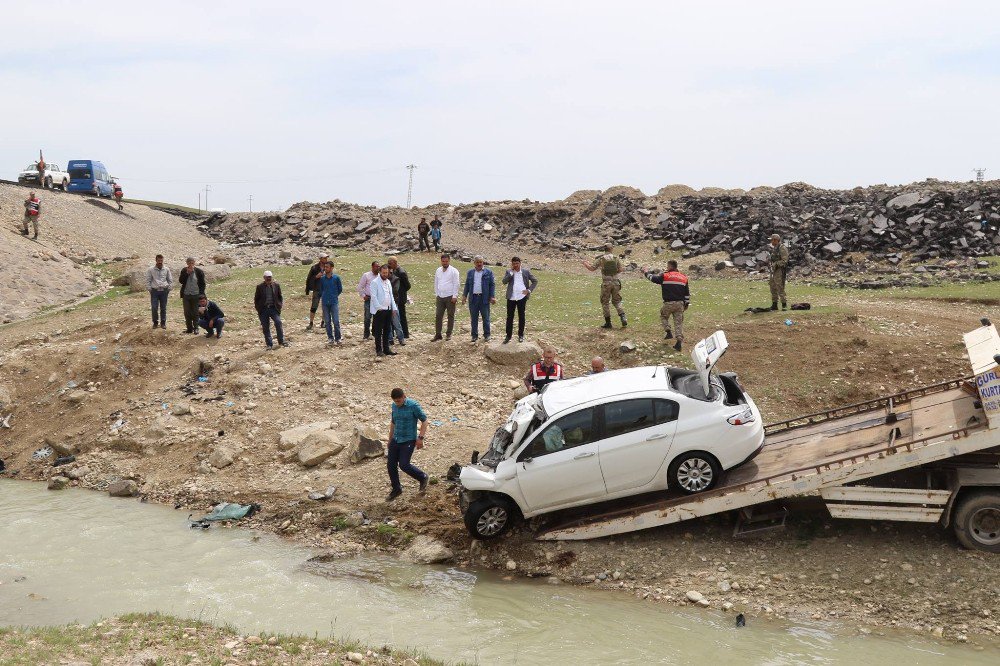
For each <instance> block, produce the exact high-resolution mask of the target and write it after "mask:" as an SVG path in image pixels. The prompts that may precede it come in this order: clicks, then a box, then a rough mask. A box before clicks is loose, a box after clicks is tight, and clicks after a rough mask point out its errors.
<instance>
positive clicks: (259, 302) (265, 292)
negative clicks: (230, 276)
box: [253, 271, 288, 351]
mask: <svg viewBox="0 0 1000 666" xmlns="http://www.w3.org/2000/svg"><path fill="white" fill-rule="evenodd" d="M281 303H282V300H281V285H279V284H278V283H277V282H275V281H274V273H272V272H271V271H264V281H263V282H261V283H260V284H259V285H257V291H255V292H254V295H253V306H254V308H255V309H256V310H257V316H258V317H259V318H260V327H261V329H262V330H263V331H264V344H266V345H267V349H268V351H270V350H271V349H274V340H272V339H271V322H272V321H273V322H274V330H275V332H276V333H277V334H278V344H279V345H281V346H282V347H287V346H288V344H287V343H286V342H285V332H284V330H283V329H282V327H281Z"/></svg>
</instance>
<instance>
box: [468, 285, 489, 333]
mask: <svg viewBox="0 0 1000 666" xmlns="http://www.w3.org/2000/svg"><path fill="white" fill-rule="evenodd" d="M469 316H470V317H471V318H472V339H473V340H477V339H479V318H480V317H482V319H483V335H484V336H485V337H487V338H488V337H490V299H488V298H486V297H485V296H484V295H482V294H472V295H470V296H469Z"/></svg>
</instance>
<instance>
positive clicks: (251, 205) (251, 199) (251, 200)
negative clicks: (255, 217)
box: [250, 194, 253, 213]
mask: <svg viewBox="0 0 1000 666" xmlns="http://www.w3.org/2000/svg"><path fill="white" fill-rule="evenodd" d="M250 212H251V213H252V212H253V195H252V194H251V195H250Z"/></svg>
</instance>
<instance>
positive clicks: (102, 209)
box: [0, 183, 217, 323]
mask: <svg viewBox="0 0 1000 666" xmlns="http://www.w3.org/2000/svg"><path fill="white" fill-rule="evenodd" d="M31 189H32V188H28V187H23V186H19V185H12V184H8V183H0V216H2V218H3V220H2V229H3V242H0V266H3V272H4V279H3V280H0V323H6V322H10V321H14V320H17V319H23V318H24V317H27V316H30V315H31V314H33V313H35V312H38V311H39V310H40V309H42V308H45V307H49V306H54V305H61V304H64V303H67V302H71V301H75V300H77V299H79V298H84V297H87V296H90V295H92V294H94V293H97V292H98V291H100V289H101V288H103V287H104V286H106V282H107V280H106V279H104V278H105V276H104V275H103V274H102V272H101V271H100V270H97V268H98V266H99V265H100V264H104V263H107V262H114V261H118V262H125V261H131V260H132V258H133V257H136V258H138V260H139V261H144V262H146V263H148V264H152V262H153V257H154V256H155V255H157V254H163V255H164V256H166V257H167V258H168V259H170V260H172V261H173V262H174V263H176V262H183V260H184V258H185V257H187V256H189V255H191V256H195V257H197V258H199V259H203V260H207V259H208V258H209V257H211V256H212V254H213V253H214V252H215V250H216V247H217V244H216V243H215V242H214V241H213V240H212V239H210V238H207V237H205V236H204V235H202V234H201V233H200V232H198V230H197V229H195V228H194V227H193V226H192V224H191V223H189V222H187V221H186V220H183V219H181V218H179V217H176V216H173V215H169V214H166V213H163V212H161V211H157V210H154V209H152V208H148V207H146V206H139V205H130V204H126V206H125V210H124V211H121V212H120V211H118V209H117V207H116V206H115V205H114V204H113V203H111V202H110V201H108V200H105V199H96V198H93V197H88V196H83V195H78V194H69V193H65V192H61V191H55V190H36V192H37V194H38V195H39V198H40V199H41V202H42V215H41V229H40V233H39V238H38V240H37V241H35V240H32V239H31V238H30V237H25V236H22V235H21V233H20V231H21V226H22V224H21V223H22V219H23V214H24V200H25V199H26V198H27V196H28V193H29V192H30V191H31ZM174 263H171V265H174Z"/></svg>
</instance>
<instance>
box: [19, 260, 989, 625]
mask: <svg viewBox="0 0 1000 666" xmlns="http://www.w3.org/2000/svg"><path fill="white" fill-rule="evenodd" d="M370 258H371V255H367V254H357V253H352V254H345V255H342V256H338V257H336V258H335V261H336V264H337V267H338V270H340V271H341V273H342V274H343V275H344V276H345V281H346V283H347V286H348V288H350V286H351V283H352V282H353V281H354V276H357V275H360V273H361V272H362V271H363V270H364V269H365V266H367V264H368V262H369V260H370ZM286 259H287V261H288V262H289V263H296V262H295V261H294V259H295V258H294V257H289V258H286ZM401 260H402V263H403V264H404V265H405V266H407V268H408V269H409V270H410V273H411V278H412V279H413V280H414V282H415V284H416V285H417V286H416V287H415V290H414V299H415V303H414V304H413V306H411V309H410V312H411V318H412V324H411V326H412V328H413V331H414V332H413V337H412V339H411V340H410V342H409V344H407V345H406V346H405V347H404V348H400V349H399V351H400V356H397V357H395V359H393V360H392V361H390V362H384V363H375V362H374V359H373V353H372V349H371V347H370V345H369V344H362V343H361V342H360V340H359V338H360V334H361V316H360V308H359V301H357V300H354V299H353V297H352V296H350V295H347V296H345V297H344V301H343V303H342V321H343V322H344V328H345V331H346V333H347V339H346V343H345V345H344V346H342V347H340V348H333V349H330V348H327V347H325V336H324V335H319V334H316V333H313V332H310V333H305V332H304V331H303V325H304V317H305V314H306V312H307V308H308V305H307V304H308V301H307V300H306V298H305V296H304V294H302V293H301V285H302V284H303V283H304V279H305V272H306V270H307V269H306V267H305V266H303V265H288V266H281V265H279V266H275V267H274V269H275V271H276V275H277V277H278V279H279V281H281V282H283V284H284V285H286V290H287V291H286V293H287V294H288V296H287V299H288V300H287V302H286V312H285V318H286V325H287V327H288V330H289V332H290V338H291V341H292V346H290V347H288V348H285V349H279V350H277V351H275V352H272V353H268V352H266V351H265V350H264V349H263V345H262V343H261V340H260V332H259V329H258V327H257V324H256V317H255V316H254V315H253V313H252V310H251V306H250V296H251V293H252V288H253V285H254V284H255V283H256V281H257V280H258V274H259V268H254V269H245V270H243V269H238V270H236V271H235V272H234V273H233V275H232V277H230V278H229V279H227V280H223V281H221V282H218V283H216V284H214V285H213V286H211V287H210V295H211V296H212V298H213V299H216V300H218V301H219V302H220V304H221V305H222V307H223V309H224V310H226V311H227V316H228V317H227V318H228V319H229V320H230V323H229V326H228V327H227V332H226V334H225V335H224V336H223V338H222V339H221V340H206V339H204V338H202V337H193V336H185V335H183V334H182V333H180V330H181V325H180V322H179V321H178V320H179V317H180V313H179V308H178V307H176V306H172V307H173V309H172V310H171V315H170V317H171V318H170V329H168V330H167V331H162V330H151V329H149V328H148V323H147V314H146V309H147V307H148V304H147V301H146V299H145V298H144V297H143V295H142V294H135V295H131V296H130V295H127V294H124V293H121V294H117V295H116V296H115V297H114V298H110V299H105V300H101V301H93V302H90V303H87V304H85V305H82V306H79V307H76V308H72V309H70V310H67V311H63V312H58V313H48V314H45V315H42V316H40V317H37V318H36V319H34V320H30V321H25V322H19V323H15V324H12V325H8V326H5V327H2V328H0V349H3V351H2V352H0V417H4V416H6V415H8V414H12V417H11V420H10V421H9V425H10V428H9V429H0V458H2V459H4V460H5V461H6V463H7V465H8V468H9V470H10V471H11V473H14V474H16V475H17V476H18V477H19V478H32V479H38V480H43V481H44V480H49V479H51V478H52V477H54V476H58V477H60V480H57V481H56V482H55V483H54V486H57V487H58V486H60V485H63V484H68V485H81V486H84V487H89V488H94V489H97V490H102V491H108V490H111V491H113V492H114V493H115V494H119V495H124V496H135V495H140V496H143V497H145V498H148V499H151V500H154V501H159V502H163V503H169V504H173V505H175V506H177V507H179V510H182V511H185V512H188V513H195V514H196V515H197V514H199V513H201V512H202V511H207V510H208V509H209V507H210V506H211V505H212V504H214V503H216V502H218V501H234V502H243V503H249V502H256V503H259V504H261V505H262V511H261V512H260V513H259V514H257V515H256V516H254V517H253V518H251V519H250V520H248V521H246V523H247V525H249V526H253V527H256V528H260V529H267V530H273V531H276V532H278V533H281V534H284V535H286V536H289V537H291V538H296V539H301V540H304V541H306V542H308V543H311V544H313V545H315V546H316V547H318V548H320V549H323V550H324V551H327V552H328V553H330V554H331V555H330V556H333V557H339V556H344V555H349V554H351V553H354V552H358V551H361V550H364V549H373V548H374V549H385V550H389V551H398V552H403V553H405V554H406V555H407V556H408V557H411V558H412V559H415V560H417V561H433V560H437V559H441V558H447V559H450V560H451V561H454V562H456V563H459V564H468V565H476V566H488V567H493V568H497V569H499V570H501V571H505V572H508V573H511V574H514V575H526V576H545V577H549V578H552V579H553V580H556V579H558V580H560V581H563V582H565V583H577V584H581V585H591V586H597V587H607V588H618V589H621V590H623V591H626V592H628V593H630V594H635V595H637V596H639V597H642V598H644V599H648V600H649V601H651V602H660V603H678V604H689V603H700V604H702V605H704V604H708V605H710V606H712V607H722V608H731V609H733V610H734V611H736V610H739V611H742V612H744V613H748V614H751V615H770V616H776V617H782V618H790V619H793V620H794V619H796V618H811V617H817V616H819V617H823V618H832V619H835V620H837V621H841V622H846V623H857V624H859V625H861V626H866V627H879V626H892V627H898V628H903V629H910V630H915V631H921V632H927V633H930V634H933V635H941V636H943V637H945V638H947V639H954V640H970V641H975V642H979V641H983V640H986V637H987V636H991V635H994V636H995V635H1000V624H998V620H997V617H998V613H1000V608H998V601H997V600H998V598H1000V597H998V595H997V592H998V591H1000V590H998V580H1000V577H998V575H997V574H998V571H1000V570H998V563H997V562H996V561H995V560H996V557H995V556H987V555H984V554H982V553H976V552H969V551H963V550H960V549H959V548H958V546H957V545H956V544H955V543H954V540H953V539H952V538H951V537H950V535H948V534H947V533H944V532H942V531H941V530H940V529H939V528H938V527H937V526H911V525H903V524H900V525H897V524H887V523H862V522H859V523H850V522H847V521H833V520H830V519H827V518H825V517H823V514H820V515H819V517H817V516H815V515H811V514H809V513H805V514H800V515H796V516H795V517H793V519H792V520H791V523H790V527H789V529H788V530H787V531H786V532H784V533H780V534H775V535H771V536H769V537H767V538H766V539H759V540H752V541H741V540H735V539H733V538H732V537H731V536H730V535H731V530H732V526H731V525H730V524H729V523H728V520H727V519H724V518H715V519H709V520H701V521H696V522H691V523H686V524H684V525H679V526H674V527H671V528H663V529H658V530H651V531H649V532H643V533H638V534H635V535H628V536H625V537H621V538H617V539H607V540H600V541H595V542H588V543H565V544H548V543H547V544H540V543H538V542H535V541H533V540H532V538H531V533H530V531H529V530H528V529H523V530H520V531H518V532H516V533H515V534H512V535H511V536H510V537H509V538H506V539H504V540H502V541H501V542H499V543H497V544H493V545H488V546H483V545H480V544H478V543H476V542H472V541H470V539H469V538H468V536H467V535H466V533H465V531H464V527H463V526H462V523H461V518H460V516H459V513H458V509H457V506H456V498H455V491H454V487H453V486H452V485H451V484H449V483H448V482H447V480H446V479H445V475H446V472H447V469H448V467H449V466H450V465H451V464H453V463H455V462H464V461H466V460H468V458H469V455H470V453H471V451H472V450H473V449H480V450H482V449H483V447H484V445H485V443H486V441H487V440H488V438H489V436H490V434H491V433H492V431H493V429H494V428H495V427H496V426H497V425H498V424H499V423H500V422H501V421H502V419H503V418H504V417H505V416H506V414H507V412H508V411H509V409H510V406H511V403H512V399H513V395H512V393H513V391H512V388H513V386H516V385H517V381H518V379H519V378H520V376H521V375H523V373H524V370H525V367H526V363H527V358H529V357H530V355H532V354H533V353H536V352H529V353H528V355H527V356H523V357H521V358H516V359H514V364H513V365H504V364H500V363H496V362H494V361H492V360H490V358H489V356H488V355H487V353H486V350H485V348H484V345H482V344H480V345H478V346H477V345H473V344H472V343H471V342H470V341H469V340H468V328H467V326H468V324H467V314H465V313H464V312H463V310H462V309H461V308H459V332H458V333H456V337H455V339H454V340H452V341H450V342H448V343H431V342H430V337H431V316H432V313H431V312H429V308H428V306H427V304H428V303H430V302H431V299H430V288H431V287H430V285H431V273H432V270H433V267H434V261H433V259H431V258H430V257H419V256H415V255H405V256H403V257H402V258H401ZM462 268H464V266H463V267H462ZM539 274H540V277H541V280H542V286H541V287H540V288H539V291H538V292H537V293H536V295H535V297H534V299H533V306H532V309H531V315H530V319H529V321H530V328H529V334H530V337H531V340H532V342H535V343H549V342H551V343H553V344H556V345H557V346H558V347H559V349H560V354H561V358H562V360H563V362H564V363H565V364H566V367H567V370H568V371H569V372H570V373H573V374H577V373H580V372H583V371H584V370H585V368H586V367H587V365H588V362H589V359H590V356H591V355H593V354H595V353H600V354H602V355H604V356H605V358H606V359H607V360H608V363H609V365H610V366H611V367H623V366H628V365H640V364H649V363H663V362H665V363H674V364H680V365H684V364H686V363H687V360H686V358H685V356H684V355H679V354H673V353H672V352H670V351H669V350H668V349H667V348H665V346H664V345H663V342H662V340H661V333H660V332H659V331H658V327H657V323H656V314H655V313H656V311H657V310H656V301H657V299H658V294H657V293H656V290H655V289H651V288H650V287H649V285H648V283H645V282H642V281H639V280H638V279H631V278H630V279H627V280H626V281H625V294H626V304H627V306H628V307H629V309H630V312H631V313H632V315H631V320H632V325H631V326H630V327H629V329H628V330H627V331H623V330H621V329H616V330H614V331H611V332H607V331H602V330H600V329H597V328H596V326H595V325H596V324H597V323H599V317H598V316H597V312H598V308H599V306H598V305H597V303H596V299H595V292H596V281H595V280H594V278H593V277H591V276H589V275H588V276H584V271H583V269H582V268H580V267H579V265H578V264H576V263H575V262H574V263H572V264H570V263H564V264H562V265H559V263H558V262H553V263H552V266H551V268H549V269H547V270H542V271H540V273H539ZM348 276H349V277H348ZM956 288H957V289H970V288H971V289H972V290H973V292H972V293H973V294H975V295H977V296H978V298H972V299H969V302H957V301H956V299H955V298H954V293H959V292H954V293H953V292H948V291H943V292H940V291H939V292H935V293H939V294H940V296H939V297H940V298H943V299H947V300H935V299H930V298H921V297H918V296H923V295H924V292H926V291H932V290H930V289H928V290H924V292H899V291H893V292H892V293H889V292H855V291H848V290H835V289H826V288H822V287H818V286H809V285H805V284H799V283H793V284H792V286H791V289H792V290H793V291H794V293H796V294H798V295H800V296H801V297H803V298H804V299H807V300H811V301H812V302H813V303H815V304H816V307H815V309H814V310H813V311H810V312H806V313H796V315H795V320H794V322H793V325H791V326H787V325H785V324H784V320H785V318H786V315H785V314H782V313H778V314H777V315H770V314H765V315H757V316H751V315H746V314H742V310H743V309H744V307H745V306H746V305H747V304H748V303H750V304H754V303H757V302H762V301H764V300H765V299H766V285H764V284H763V283H761V282H753V281H747V280H745V279H742V278H739V279H737V278H730V279H704V280H700V281H698V282H696V283H695V286H694V289H695V294H696V296H697V300H696V304H697V305H696V306H693V307H692V310H691V311H689V313H690V314H689V332H688V335H689V336H690V339H694V338H695V337H701V336H703V335H705V334H708V333H710V332H711V331H713V330H715V329H716V328H718V327H724V328H725V329H726V331H727V334H728V335H729V339H730V341H731V343H732V350H731V351H730V353H729V355H727V359H726V369H734V370H737V371H738V372H739V373H740V376H741V378H742V380H743V381H744V383H745V385H746V386H747V387H748V390H749V391H750V392H751V393H752V394H753V395H754V397H755V399H756V400H757V402H758V404H759V405H760V406H761V408H762V410H763V411H764V413H765V414H766V415H767V418H768V420H778V419H780V418H784V417H791V416H794V415H796V414H799V413H804V412H808V411H815V409H816V408H817V407H818V406H827V405H828V406H835V405H838V404H846V403H851V402H857V401H860V400H864V399H866V398H871V397H875V396H877V395H879V394H884V393H888V392H893V391H896V390H900V389H904V388H908V387H911V386H914V385H920V384H929V383H934V382H936V381H940V380H941V379H944V378H950V377H956V376H960V375H962V374H964V373H966V372H967V368H966V365H967V361H966V359H965V358H964V354H963V348H962V345H961V337H960V336H961V333H962V332H963V331H966V330H969V328H970V327H972V326H975V325H976V323H977V322H978V318H979V317H980V316H982V315H983V314H984V313H985V314H991V313H990V309H991V308H990V307H989V306H988V305H985V303H988V302H992V301H993V299H996V298H1000V293H997V291H998V289H997V288H996V287H990V286H978V285H972V286H959V287H956ZM980 290H981V291H980ZM961 293H966V292H961ZM581 322H582V325H581ZM624 341H629V342H632V343H634V346H635V350H634V351H623V350H622V348H621V343H622V342H624ZM626 348H628V347H626ZM395 385H400V386H403V387H406V388H407V390H408V391H409V393H410V395H412V396H413V397H416V398H417V399H418V400H419V401H420V402H421V403H422V404H423V406H424V407H425V409H426V410H427V411H428V414H429V415H430V419H431V422H432V423H431V427H430V429H429V430H430V432H429V437H428V440H427V448H426V449H425V450H424V451H421V452H420V453H418V455H417V457H416V462H417V464H418V465H420V466H422V467H424V468H425V469H426V470H428V471H429V472H430V473H431V474H432V477H433V481H432V486H431V488H430V491H429V492H428V494H427V495H426V496H423V497H420V496H417V495H416V494H415V492H414V491H415V488H414V487H413V485H412V484H410V485H407V493H406V494H405V495H404V497H403V498H401V499H400V500H398V501H397V502H395V503H392V504H385V503H384V502H383V501H382V497H383V496H384V494H385V493H386V492H387V490H388V487H387V483H386V480H385V475H384V459H383V458H382V457H381V444H377V445H376V448H375V451H374V454H375V457H374V458H368V457H366V456H365V455H363V452H364V450H366V449H367V448H368V446H369V445H371V444H372V443H373V442H378V440H384V434H385V432H386V430H387V427H388V414H389V410H388V404H389V401H388V395H387V394H388V391H389V389H391V388H392V387H393V386H395ZM302 426H308V427H307V428H305V429H304V430H305V432H303V429H300V430H295V429H297V428H302ZM46 448H51V449H52V450H53V451H52V454H51V455H50V456H49V457H48V458H46V459H44V460H34V459H33V457H32V454H33V453H34V452H36V451H38V450H39V449H46ZM359 449H360V450H361V451H360V452H359ZM43 453H44V451H43ZM64 455H74V456H75V457H76V460H75V461H74V462H72V463H70V464H68V465H63V466H60V467H57V468H53V467H52V461H53V459H54V458H56V457H58V456H64ZM330 488H334V490H333V491H332V492H331V493H330V497H329V498H328V499H326V498H324V499H310V495H312V497H321V496H324V495H325V494H326V491H327V490H328V489H330ZM428 540H429V541H428ZM689 592H691V593H693V594H691V595H688V593H689ZM691 599H695V601H691Z"/></svg>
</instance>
